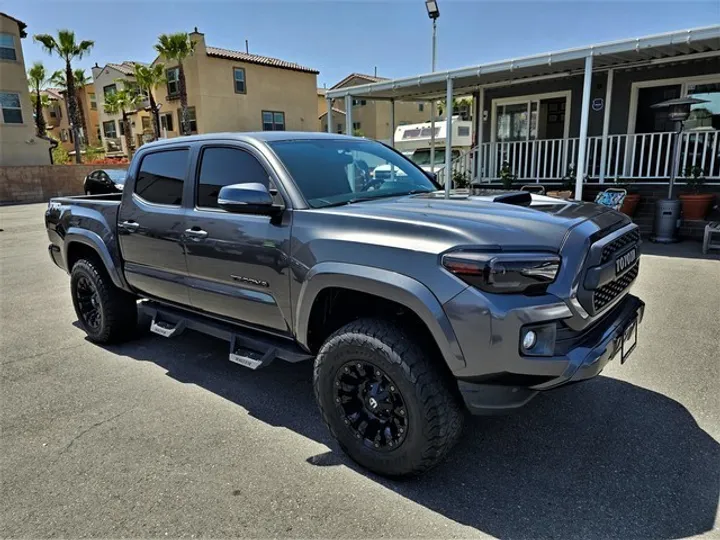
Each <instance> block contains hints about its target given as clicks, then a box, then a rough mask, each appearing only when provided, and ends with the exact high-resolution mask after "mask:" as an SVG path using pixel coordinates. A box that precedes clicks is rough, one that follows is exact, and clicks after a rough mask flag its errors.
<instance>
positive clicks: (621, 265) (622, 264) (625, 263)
mask: <svg viewBox="0 0 720 540" xmlns="http://www.w3.org/2000/svg"><path fill="white" fill-rule="evenodd" d="M636 259H637V248H632V249H631V250H630V251H626V252H625V253H623V254H622V255H620V256H619V257H618V258H617V259H615V275H619V274H622V273H623V272H624V271H625V270H626V269H628V268H630V267H631V266H632V265H633V263H634V262H635V260H636Z"/></svg>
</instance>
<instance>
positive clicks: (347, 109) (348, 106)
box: [345, 96, 353, 135]
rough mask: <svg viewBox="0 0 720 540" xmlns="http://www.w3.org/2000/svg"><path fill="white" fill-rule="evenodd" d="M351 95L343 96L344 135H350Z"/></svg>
mask: <svg viewBox="0 0 720 540" xmlns="http://www.w3.org/2000/svg"><path fill="white" fill-rule="evenodd" d="M352 126H353V120H352V96H345V135H352V131H353V129H352Z"/></svg>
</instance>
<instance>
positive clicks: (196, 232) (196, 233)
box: [185, 227, 208, 239]
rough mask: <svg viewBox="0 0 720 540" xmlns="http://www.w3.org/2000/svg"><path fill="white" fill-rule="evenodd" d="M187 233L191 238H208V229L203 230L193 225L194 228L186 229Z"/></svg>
mask: <svg viewBox="0 0 720 540" xmlns="http://www.w3.org/2000/svg"><path fill="white" fill-rule="evenodd" d="M185 235H186V236H189V237H190V238H197V239H200V238H206V237H207V235H208V233H207V231H203V230H202V229H200V228H199V227H198V228H196V227H193V228H192V229H185Z"/></svg>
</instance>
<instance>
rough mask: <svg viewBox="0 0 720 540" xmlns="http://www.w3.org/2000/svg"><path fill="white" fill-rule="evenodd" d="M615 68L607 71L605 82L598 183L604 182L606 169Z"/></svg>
mask: <svg viewBox="0 0 720 540" xmlns="http://www.w3.org/2000/svg"><path fill="white" fill-rule="evenodd" d="M614 78H615V70H614V69H610V70H609V71H608V72H607V84H606V85H605V112H604V114H603V132H602V147H601V149H600V183H601V184H604V183H605V172H606V169H607V151H608V133H609V132H610V104H611V103H612V101H611V100H612V89H613V79H614Z"/></svg>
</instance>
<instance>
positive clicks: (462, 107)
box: [438, 98, 472, 120]
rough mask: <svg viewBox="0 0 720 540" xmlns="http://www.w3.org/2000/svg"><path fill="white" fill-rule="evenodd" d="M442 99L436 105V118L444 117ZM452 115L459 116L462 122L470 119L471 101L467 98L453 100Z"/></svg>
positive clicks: (443, 102) (443, 101)
mask: <svg viewBox="0 0 720 540" xmlns="http://www.w3.org/2000/svg"><path fill="white" fill-rule="evenodd" d="M446 101H447V100H445V99H443V100H441V101H440V102H439V103H438V116H444V115H445V102H446ZM452 104H453V115H460V116H461V117H462V119H463V120H467V119H469V118H470V111H471V110H472V100H471V99H469V98H460V99H458V98H453V100H452Z"/></svg>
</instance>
